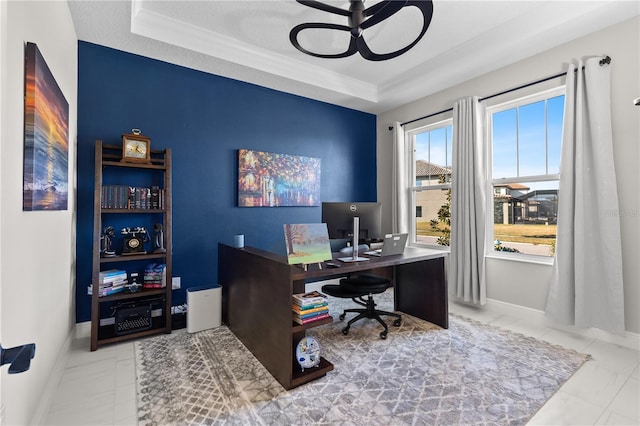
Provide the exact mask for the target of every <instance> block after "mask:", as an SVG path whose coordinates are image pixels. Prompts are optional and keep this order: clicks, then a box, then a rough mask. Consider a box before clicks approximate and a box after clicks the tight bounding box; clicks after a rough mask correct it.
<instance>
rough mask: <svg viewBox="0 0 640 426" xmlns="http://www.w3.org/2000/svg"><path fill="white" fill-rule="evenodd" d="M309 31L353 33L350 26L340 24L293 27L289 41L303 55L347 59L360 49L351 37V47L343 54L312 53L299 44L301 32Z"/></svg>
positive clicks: (309, 24)
mask: <svg viewBox="0 0 640 426" xmlns="http://www.w3.org/2000/svg"><path fill="white" fill-rule="evenodd" d="M307 29H321V30H339V31H346V32H350V31H351V28H349V27H348V26H346V25H338V24H325V23H315V22H311V23H307V24H300V25H296V26H295V27H293V29H292V30H291V32H290V33H289V41H291V44H293V46H294V47H295V48H296V49H298V50H299V51H301V52H302V53H306V54H307V55H310V56H315V57H316V58H325V59H337V58H346V57H348V56H351V55H353V54H354V53H356V52H357V51H358V47H357V46H356V43H355V39H354V38H353V37H350V40H351V41H350V42H349V47H347V50H345V51H344V52H342V53H327V54H325V53H315V52H311V51H310V50H307V49H305V48H304V47H302V46H301V45H300V43H298V34H299V33H300V31H302V30H307Z"/></svg>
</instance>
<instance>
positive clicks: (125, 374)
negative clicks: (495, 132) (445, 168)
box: [45, 303, 640, 426]
mask: <svg viewBox="0 0 640 426" xmlns="http://www.w3.org/2000/svg"><path fill="white" fill-rule="evenodd" d="M450 312H451V313H458V314H460V315H464V316H467V317H469V318H474V319H476V320H478V321H483V322H486V323H490V324H493V325H495V326H498V327H502V328H506V329H510V330H513V331H515V332H518V333H522V334H526V335H529V336H532V337H535V338H539V339H542V340H546V341H549V342H551V343H554V344H558V345H561V346H564V347H568V348H573V349H575V350H577V351H579V352H582V353H588V354H590V355H591V356H592V360H590V361H588V362H587V363H586V364H585V365H584V366H582V368H580V370H578V372H577V373H576V374H575V375H574V376H573V377H572V378H571V379H570V380H569V381H568V382H567V383H565V385H564V386H563V387H562V388H561V389H560V390H559V391H558V393H557V394H556V395H554V396H553V397H552V398H551V399H550V400H549V401H548V402H547V403H546V404H545V405H544V406H543V407H542V409H541V410H540V411H539V412H538V413H537V414H536V415H535V416H534V417H533V418H532V419H531V421H530V423H529V424H531V425H639V424H640V405H639V403H638V401H640V391H639V389H640V374H639V368H640V367H639V366H638V363H639V359H640V356H639V352H638V351H635V350H632V349H628V348H625V347H621V346H618V345H614V344H610V343H604V342H602V341H599V340H595V339H590V338H586V337H583V336H578V335H575V334H572V333H569V332H564V331H559V330H556V329H551V328H546V327H542V326H538V325H533V326H532V325H530V324H528V323H527V322H525V321H523V320H521V319H517V318H514V317H508V316H506V315H500V314H496V313H492V312H488V311H483V310H477V309H475V308H470V307H465V306H463V305H458V304H453V303H452V304H450ZM45 422H46V424H47V425H83V426H86V425H135V424H136V383H135V361H134V349H133V343H132V342H127V343H121V344H117V345H112V346H107V347H103V348H100V349H99V350H98V351H96V352H90V351H89V339H88V338H81V339H77V340H75V341H74V342H73V344H72V348H71V352H70V356H69V359H68V361H67V366H66V370H65V372H64V375H63V377H62V379H61V381H60V384H59V386H58V392H57V393H56V395H55V397H54V400H53V402H52V405H51V408H50V410H49V414H48V416H47V418H46V420H45Z"/></svg>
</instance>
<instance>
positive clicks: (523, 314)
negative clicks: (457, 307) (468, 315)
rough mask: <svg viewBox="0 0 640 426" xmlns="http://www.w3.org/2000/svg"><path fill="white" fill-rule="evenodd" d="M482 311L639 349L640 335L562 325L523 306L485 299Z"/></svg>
mask: <svg viewBox="0 0 640 426" xmlns="http://www.w3.org/2000/svg"><path fill="white" fill-rule="evenodd" d="M482 309H486V310H487V311H490V312H495V313H498V314H501V315H509V316H512V317H516V318H521V319H524V320H526V321H530V322H531V323H532V324H534V325H540V326H543V327H550V328H554V329H557V330H562V331H567V332H570V333H573V334H577V335H580V336H583V337H587V338H591V339H597V340H600V341H602V342H607V343H612V344H615V345H619V346H624V347H626V348H629V349H633V350H636V351H637V350H639V349H640V334H637V333H632V332H630V331H625V333H624V334H623V335H617V334H612V333H607V332H606V331H602V330H599V329H597V328H587V329H583V328H578V327H575V326H568V325H563V324H560V323H558V322H555V321H553V320H552V319H550V318H549V317H547V316H546V315H545V313H544V311H541V310H538V309H532V308H527V307H525V306H519V305H514V304H512V303H507V302H503V301H500V300H494V299H487V303H486V304H485V305H484V306H483V307H482Z"/></svg>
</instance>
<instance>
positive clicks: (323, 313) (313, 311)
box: [292, 291, 329, 324]
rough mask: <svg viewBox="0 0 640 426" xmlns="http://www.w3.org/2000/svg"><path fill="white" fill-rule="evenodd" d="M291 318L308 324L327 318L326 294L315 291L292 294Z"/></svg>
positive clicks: (299, 322)
mask: <svg viewBox="0 0 640 426" xmlns="http://www.w3.org/2000/svg"><path fill="white" fill-rule="evenodd" d="M292 308H293V320H294V321H295V322H296V323H298V324H309V323H310V322H314V321H319V320H321V319H325V318H329V304H328V302H327V296H325V295H324V294H322V293H319V292H317V291H312V292H309V293H299V294H294V295H293V305H292Z"/></svg>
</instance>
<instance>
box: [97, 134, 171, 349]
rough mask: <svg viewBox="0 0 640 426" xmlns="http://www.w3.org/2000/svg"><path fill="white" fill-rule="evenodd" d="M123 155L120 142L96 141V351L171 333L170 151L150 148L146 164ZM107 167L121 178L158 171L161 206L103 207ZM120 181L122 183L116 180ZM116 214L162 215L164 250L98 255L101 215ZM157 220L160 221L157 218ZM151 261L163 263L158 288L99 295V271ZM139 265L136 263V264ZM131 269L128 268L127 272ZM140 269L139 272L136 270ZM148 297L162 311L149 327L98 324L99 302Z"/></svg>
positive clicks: (123, 301) (119, 215)
mask: <svg viewBox="0 0 640 426" xmlns="http://www.w3.org/2000/svg"><path fill="white" fill-rule="evenodd" d="M121 157H122V146H121V145H108V144H103V143H102V141H100V140H98V141H96V152H95V186H94V203H93V215H94V220H93V266H92V281H91V282H92V286H93V288H92V290H93V291H92V292H93V294H92V296H91V350H92V351H95V350H96V349H98V347H99V346H102V345H106V344H110V343H116V342H120V341H124V340H129V339H135V338H139V337H144V336H149V335H153V334H160V333H171V277H172V274H171V270H172V269H171V265H172V254H171V248H172V232H171V228H172V223H171V150H170V149H168V148H167V149H164V150H151V159H150V162H149V163H127V162H122V161H120V159H121ZM107 168H113V169H114V171H116V172H117V173H120V172H121V173H120V175H121V179H122V180H123V181H126V179H127V172H131V173H133V172H134V170H135V171H139V172H142V173H146V172H149V173H155V174H160V175H161V176H160V177H155V178H156V179H157V180H158V181H159V182H157V183H158V186H159V187H160V188H162V189H163V190H164V200H163V201H164V208H159V209H141V208H133V209H122V208H104V207H103V206H102V203H101V195H102V189H103V185H104V184H105V182H104V181H103V178H104V171H105V169H107ZM119 183H122V182H119ZM107 215H115V216H117V217H126V215H134V217H136V218H137V219H139V218H142V217H144V216H143V215H150V216H151V218H153V215H156V216H158V215H159V216H161V217H162V228H163V232H164V247H165V248H166V253H141V254H133V255H116V256H112V257H101V253H100V245H101V244H100V238H101V235H102V232H103V222H104V216H107ZM158 222H159V221H158ZM140 261H150V262H152V263H156V262H157V263H164V264H165V265H166V270H165V273H166V286H165V287H164V288H158V289H142V290H140V291H137V292H135V293H131V292H127V291H126V290H125V291H124V292H120V293H116V294H113V295H109V296H100V295H99V276H100V271H103V270H106V269H112V268H115V267H117V268H118V269H123V270H126V266H127V265H133V263H131V262H140ZM138 265H139V263H138ZM127 272H130V271H127ZM138 272H139V271H138ZM147 297H157V298H158V299H159V303H160V306H161V308H162V313H161V315H160V316H155V317H152V325H151V328H150V329H146V330H140V331H136V332H132V333H129V334H122V335H117V334H116V333H115V325H104V326H101V325H100V320H101V305H106V304H111V305H113V304H115V303H118V302H120V303H129V302H135V301H137V300H138V301H139V300H141V299H144V298H147Z"/></svg>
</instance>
